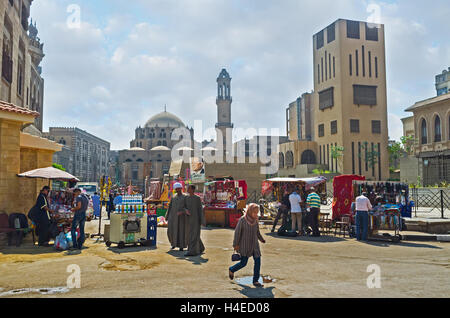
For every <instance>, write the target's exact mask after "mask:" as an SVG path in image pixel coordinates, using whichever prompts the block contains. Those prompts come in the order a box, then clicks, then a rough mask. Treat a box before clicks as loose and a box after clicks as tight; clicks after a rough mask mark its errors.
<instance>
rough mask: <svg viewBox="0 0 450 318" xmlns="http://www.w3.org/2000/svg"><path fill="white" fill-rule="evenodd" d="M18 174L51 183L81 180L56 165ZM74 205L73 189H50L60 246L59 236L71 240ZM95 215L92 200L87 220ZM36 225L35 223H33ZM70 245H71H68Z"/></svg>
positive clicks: (52, 214)
mask: <svg viewBox="0 0 450 318" xmlns="http://www.w3.org/2000/svg"><path fill="white" fill-rule="evenodd" d="M17 176H19V177H22V178H37V179H45V180H48V182H49V185H50V184H51V181H64V182H79V181H80V180H79V179H78V178H76V177H75V176H73V175H71V174H69V173H67V172H65V171H62V170H60V169H56V168H54V167H47V168H40V169H35V170H31V171H27V172H24V173H21V174H18V175H17ZM72 207H73V190H71V189H66V190H58V191H54V190H53V191H50V194H49V208H50V211H51V212H52V213H51V216H52V219H53V220H54V221H55V222H56V225H57V228H58V231H59V233H60V235H58V236H57V239H56V240H55V246H56V247H57V248H58V242H59V241H60V240H59V239H58V237H61V236H64V240H65V241H66V242H71V240H72V238H71V233H70V229H71V227H72V221H73V217H74V213H73V212H71V208H72ZM92 216H93V208H92V202H90V204H89V206H88V210H87V211H86V221H91V219H92ZM33 226H35V224H33ZM68 247H70V245H69V246H68Z"/></svg>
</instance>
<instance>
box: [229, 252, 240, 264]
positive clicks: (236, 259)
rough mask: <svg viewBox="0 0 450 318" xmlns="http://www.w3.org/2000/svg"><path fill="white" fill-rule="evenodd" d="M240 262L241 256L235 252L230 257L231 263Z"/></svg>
mask: <svg viewBox="0 0 450 318" xmlns="http://www.w3.org/2000/svg"><path fill="white" fill-rule="evenodd" d="M240 260H241V254H239V253H237V252H236V251H235V252H234V253H233V255H231V261H232V262H239V261H240Z"/></svg>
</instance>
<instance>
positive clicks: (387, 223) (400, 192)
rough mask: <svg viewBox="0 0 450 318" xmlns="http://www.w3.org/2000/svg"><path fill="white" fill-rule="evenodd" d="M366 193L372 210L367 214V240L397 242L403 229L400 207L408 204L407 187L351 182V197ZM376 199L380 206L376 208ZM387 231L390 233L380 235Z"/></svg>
mask: <svg viewBox="0 0 450 318" xmlns="http://www.w3.org/2000/svg"><path fill="white" fill-rule="evenodd" d="M362 192H366V193H367V196H368V198H369V200H370V202H371V204H372V207H374V209H373V210H372V211H371V212H369V235H368V239H369V240H378V241H391V242H395V243H396V242H399V241H400V240H401V235H400V231H401V230H402V227H403V223H404V221H403V215H402V212H401V211H402V207H403V205H404V203H405V202H408V194H409V188H408V185H407V184H405V183H401V182H383V181H363V180H360V181H353V197H354V198H356V197H358V196H359V195H361V193H362ZM377 198H378V199H379V200H381V202H380V203H381V205H379V206H377V202H376V201H377ZM382 231H389V232H390V233H387V232H385V233H381V232H382Z"/></svg>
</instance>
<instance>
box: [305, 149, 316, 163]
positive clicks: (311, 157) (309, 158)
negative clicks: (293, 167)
mask: <svg viewBox="0 0 450 318" xmlns="http://www.w3.org/2000/svg"><path fill="white" fill-rule="evenodd" d="M301 163H302V165H308V164H311V165H314V164H316V155H315V154H314V152H313V151H312V150H305V151H304V152H303V153H302V161H301Z"/></svg>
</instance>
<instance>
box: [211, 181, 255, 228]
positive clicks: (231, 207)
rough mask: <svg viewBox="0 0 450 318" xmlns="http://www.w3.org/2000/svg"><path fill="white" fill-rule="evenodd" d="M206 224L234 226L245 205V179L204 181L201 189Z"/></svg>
mask: <svg viewBox="0 0 450 318" xmlns="http://www.w3.org/2000/svg"><path fill="white" fill-rule="evenodd" d="M203 204H204V206H205V207H204V213H205V220H206V225H218V226H221V227H231V228H235V227H236V225H237V221H238V220H239V219H240V218H241V217H242V210H243V209H245V207H246V205H247V183H246V182H245V180H223V181H212V182H206V183H205V185H204V189H203Z"/></svg>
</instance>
